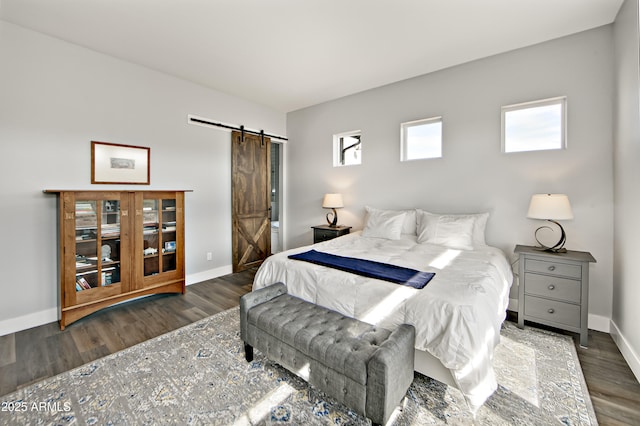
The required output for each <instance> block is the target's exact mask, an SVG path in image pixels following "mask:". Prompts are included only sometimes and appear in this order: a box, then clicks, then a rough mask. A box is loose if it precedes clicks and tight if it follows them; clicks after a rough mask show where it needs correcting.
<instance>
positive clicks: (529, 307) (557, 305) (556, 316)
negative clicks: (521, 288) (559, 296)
mask: <svg viewBox="0 0 640 426" xmlns="http://www.w3.org/2000/svg"><path fill="white" fill-rule="evenodd" d="M524 314H525V316H526V317H535V318H539V319H541V320H545V321H548V322H553V323H556V324H560V325H568V326H569V327H575V328H579V327H580V305H573V304H571V303H563V302H558V301H555V300H549V299H543V298H541V297H534V296H525V302H524Z"/></svg>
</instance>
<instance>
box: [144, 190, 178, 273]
mask: <svg viewBox="0 0 640 426" xmlns="http://www.w3.org/2000/svg"><path fill="white" fill-rule="evenodd" d="M149 197H150V196H148V197H147V198H144V199H143V201H142V216H143V228H142V229H143V230H142V233H143V250H144V276H145V277H147V276H150V275H156V274H159V273H162V272H171V271H175V270H176V199H175V198H166V197H163V196H161V195H158V197H159V198H149Z"/></svg>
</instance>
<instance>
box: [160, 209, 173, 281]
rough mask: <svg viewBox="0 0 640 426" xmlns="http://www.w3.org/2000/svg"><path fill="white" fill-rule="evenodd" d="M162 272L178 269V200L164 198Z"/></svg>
mask: <svg viewBox="0 0 640 426" xmlns="http://www.w3.org/2000/svg"><path fill="white" fill-rule="evenodd" d="M161 213H162V221H161V223H162V272H168V271H175V270H176V200H175V199H163V200H162V212H161Z"/></svg>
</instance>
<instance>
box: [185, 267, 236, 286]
mask: <svg viewBox="0 0 640 426" xmlns="http://www.w3.org/2000/svg"><path fill="white" fill-rule="evenodd" d="M232 272H233V267H232V266H231V265H226V266H220V267H219V268H215V269H209V270H208V271H202V272H198V273H195V274H189V275H187V276H186V284H187V285H191V284H195V283H199V282H202V281H206V280H211V279H213V278H217V277H221V276H223V275H228V274H231V273H232Z"/></svg>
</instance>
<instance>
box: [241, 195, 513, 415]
mask: <svg viewBox="0 0 640 426" xmlns="http://www.w3.org/2000/svg"><path fill="white" fill-rule="evenodd" d="M366 210H367V215H366V218H365V225H364V228H363V230H362V231H358V232H354V233H351V234H348V235H345V236H342V237H339V238H336V239H333V240H330V241H325V242H322V243H318V244H314V245H313V246H304V247H299V248H296V249H292V250H288V251H285V252H281V253H278V254H275V255H273V256H271V257H269V258H268V259H267V260H266V261H265V262H264V263H263V264H262V265H261V266H260V268H259V269H258V271H257V273H256V276H255V279H254V284H253V289H254V290H256V289H259V288H262V287H265V286H268V285H270V284H272V283H275V282H278V281H280V282H283V283H285V284H286V286H287V291H288V292H289V293H290V294H293V295H295V296H298V297H300V298H302V299H305V300H307V301H310V302H313V303H316V304H318V305H321V306H325V307H327V308H330V309H333V310H336V311H338V312H340V313H342V314H344V315H347V316H350V317H354V318H357V319H360V320H362V321H365V322H368V323H371V324H376V325H380V326H382V327H385V326H387V327H394V326H397V325H399V324H402V323H408V324H412V325H413V326H415V328H416V344H415V349H416V361H415V362H416V367H415V369H416V371H418V372H419V373H422V374H425V375H427V376H429V377H432V378H434V379H437V380H440V381H442V382H444V383H446V384H449V385H453V386H455V387H457V388H458V389H460V391H462V393H463V394H464V396H465V399H466V401H467V404H468V405H469V408H470V409H471V410H472V411H473V412H475V411H476V410H477V409H478V408H479V407H480V406H481V405H482V404H483V403H484V402H485V400H486V399H487V398H488V397H489V396H490V395H491V394H492V393H493V392H494V391H495V389H496V388H497V382H496V379H495V374H494V371H493V367H492V359H493V351H494V348H495V346H496V345H497V344H498V342H499V339H500V327H501V324H502V322H503V321H504V319H505V316H506V308H507V305H508V297H509V289H510V287H511V283H512V278H513V277H512V272H511V267H510V264H509V262H508V261H507V259H506V257H505V255H504V253H503V252H502V251H501V250H499V249H497V248H495V247H491V246H488V245H486V244H485V242H484V229H485V226H486V222H487V218H488V214H486V213H484V214H474V215H439V214H433V213H430V212H426V211H423V210H399V211H396V210H380V209H374V208H370V207H367V208H366ZM312 248H313V249H315V250H317V251H320V252H324V253H330V254H335V255H340V256H348V257H353V258H358V259H369V260H374V261H377V262H383V263H388V264H393V265H399V266H403V267H408V268H412V269H417V270H420V271H428V272H434V273H435V276H434V277H433V279H432V280H431V281H430V282H429V283H428V284H427V286H426V287H424V288H423V289H421V290H417V289H415V288H412V287H409V286H405V285H399V284H395V283H391V282H387V281H383V280H379V279H370V278H365V277H362V276H359V275H356V274H352V273H347V272H343V271H340V270H337V269H333V268H329V267H326V266H320V265H315V264H311V263H307V262H303V261H299V260H293V259H290V258H289V256H290V255H292V254H296V253H302V252H305V251H308V250H309V249H312Z"/></svg>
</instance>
